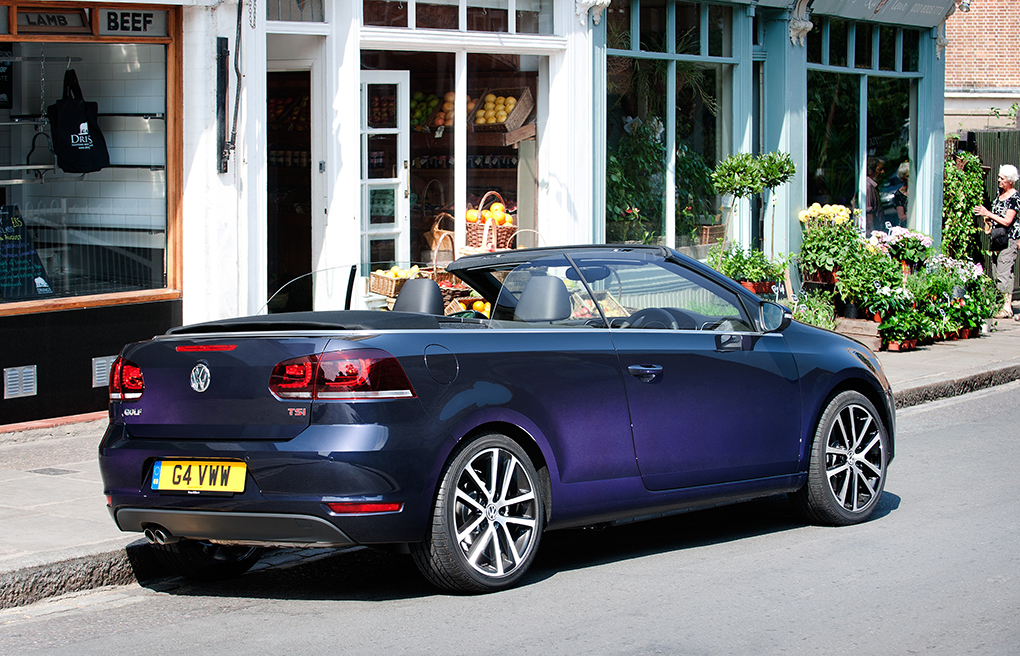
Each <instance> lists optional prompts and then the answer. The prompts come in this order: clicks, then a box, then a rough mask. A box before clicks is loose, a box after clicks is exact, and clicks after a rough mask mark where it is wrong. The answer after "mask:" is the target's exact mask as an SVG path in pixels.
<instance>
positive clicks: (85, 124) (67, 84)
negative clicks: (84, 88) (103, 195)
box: [46, 68, 110, 173]
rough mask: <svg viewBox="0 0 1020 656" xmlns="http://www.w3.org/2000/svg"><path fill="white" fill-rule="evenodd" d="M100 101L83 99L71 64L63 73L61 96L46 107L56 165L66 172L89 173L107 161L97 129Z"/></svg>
mask: <svg viewBox="0 0 1020 656" xmlns="http://www.w3.org/2000/svg"><path fill="white" fill-rule="evenodd" d="M98 113H99V103H94V102H85V99H84V98H83V97H82V94H81V87H80V86H79V85H78V75H77V74H76V73H75V72H74V69H73V68H69V69H67V72H66V73H64V97H63V98H62V99H60V100H58V101H57V102H55V103H53V104H52V105H50V106H49V107H47V108H46V116H47V117H48V118H49V119H50V129H51V130H52V131H53V152H54V153H56V155H57V166H59V167H60V168H61V169H63V170H64V171H66V172H68V173H90V172H92V171H98V170H100V169H102V168H104V167H106V166H109V165H110V152H109V151H108V150H107V149H106V139H105V138H104V137H103V133H102V131H100V129H99V121H98V118H97V117H98Z"/></svg>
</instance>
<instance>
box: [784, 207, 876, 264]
mask: <svg viewBox="0 0 1020 656" xmlns="http://www.w3.org/2000/svg"><path fill="white" fill-rule="evenodd" d="M855 213H856V210H855V211H851V210H850V208H848V207H846V206H844V205H824V206H823V205H819V204H818V203H815V204H814V205H812V206H811V207H809V208H807V209H806V210H803V211H801V212H800V215H799V219H800V223H801V227H802V228H803V230H804V234H803V237H802V240H801V246H800V252H799V253H798V254H797V263H798V265H799V267H800V272H801V276H802V277H803V278H804V280H813V281H816V282H826V283H830V284H834V283H835V282H836V276H835V275H834V274H835V272H836V271H838V270H839V269H840V266H841V264H842V263H843V261H844V260H845V259H846V257H847V255H848V253H851V252H853V251H854V250H856V249H858V248H859V247H860V242H861V241H862V240H861V237H860V235H858V234H857V228H856V227H855V226H854V223H853V221H852V220H851V219H852V217H853V216H854V214H855Z"/></svg>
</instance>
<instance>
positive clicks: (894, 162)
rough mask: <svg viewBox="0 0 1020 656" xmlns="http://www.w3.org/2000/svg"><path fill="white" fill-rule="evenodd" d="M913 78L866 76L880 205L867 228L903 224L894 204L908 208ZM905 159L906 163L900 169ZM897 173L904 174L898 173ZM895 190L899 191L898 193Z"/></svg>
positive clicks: (869, 137)
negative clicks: (878, 171) (879, 166)
mask: <svg viewBox="0 0 1020 656" xmlns="http://www.w3.org/2000/svg"><path fill="white" fill-rule="evenodd" d="M914 84H915V83H914V81H913V80H910V79H904V78H886V77H876V76H873V75H872V76H868V132H867V142H868V159H869V161H870V162H872V163H878V164H880V165H881V169H880V170H881V171H882V173H881V174H879V176H878V177H877V178H876V179H875V182H876V183H877V185H878V191H879V200H880V202H881V207H880V208H879V209H878V212H877V213H876V214H875V215H874V216H871V217H869V222H868V226H867V228H868V230H886V227H887V225H888V226H899V225H901V224H903V225H905V223H906V221H905V220H901V218H900V213H899V212H898V210H897V206H902V207H903V208H904V215H905V213H906V211H907V210H908V209H909V198H910V190H909V181H908V179H909V177H910V174H909V171H908V170H909V166H910V165H909V160H910V159H911V158H910V150H911V144H910V117H911V115H912V112H911V89H912V87H913V85H914ZM904 162H907V164H906V166H905V167H903V168H902V169H901V168H900V167H901V165H902V164H904ZM900 173H906V175H904V176H902V177H901V176H900ZM897 190H901V193H899V194H897V193H896V192H897Z"/></svg>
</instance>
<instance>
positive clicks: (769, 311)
mask: <svg viewBox="0 0 1020 656" xmlns="http://www.w3.org/2000/svg"><path fill="white" fill-rule="evenodd" d="M759 314H760V322H761V328H762V332H766V333H779V332H782V331H784V330H786V328H787V327H788V326H789V325H790V323H791V322H792V321H793V313H792V312H790V310H789V309H787V308H786V307H784V306H782V305H780V304H779V303H773V302H771V301H762V302H761V305H760V306H759Z"/></svg>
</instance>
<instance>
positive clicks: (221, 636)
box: [0, 383, 1020, 656]
mask: <svg viewBox="0 0 1020 656" xmlns="http://www.w3.org/2000/svg"><path fill="white" fill-rule="evenodd" d="M1017 408H1020V383H1009V384H1006V385H1002V386H999V387H994V388H991V389H988V390H984V391H980V392H975V393H971V394H967V395H965V396H960V397H956V398H952V399H947V400H943V401H937V402H934V403H928V404H924V405H920V406H916V407H912V408H907V409H904V410H901V411H900V412H899V415H898V417H899V419H898V429H899V431H898V435H897V456H896V460H895V461H894V462H893V464H892V467H891V470H890V474H889V479H888V484H887V486H886V494H885V496H884V498H883V501H882V505H881V507H880V508H879V510H878V512H877V514H876V516H875V517H874V519H873V520H871V521H869V522H868V523H866V524H863V525H859V526H853V527H846V528H822V527H816V526H808V525H805V524H804V523H802V522H801V520H800V519H799V518H798V516H797V515H796V514H795V513H794V512H793V510H792V508H791V507H790V505H789V503H788V502H787V501H786V499H785V497H774V498H769V499H763V500H760V501H755V502H750V503H746V504H741V505H736V506H729V507H725V508H719V509H715V510H708V511H701V512H697V513H691V514H688V515H682V516H677V517H672V518H668V519H663V520H656V521H649V522H643V523H639V524H632V525H627V526H620V527H615V528H608V529H604V530H576V531H563V532H553V533H549V534H547V535H546V537H545V539H544V541H543V544H542V548H541V552H540V554H539V559H538V561H537V563H536V566H535V567H534V568H533V570H532V572H531V573H530V574H529V576H528V577H527V578H526V579H525V581H524V583H523V585H521V586H520V587H518V588H516V589H512V590H509V591H506V592H502V593H498V594H492V595H487V596H480V597H458V596H450V595H445V594H440V593H437V592H436V591H435V590H434V589H432V588H431V587H429V586H428V585H427V584H426V583H425V582H424V580H423V579H422V577H421V576H420V575H419V574H418V572H417V570H416V569H415V568H414V566H413V564H412V563H411V560H410V558H409V557H407V556H402V555H398V554H389V553H382V552H377V551H372V550H368V549H356V550H352V551H348V552H345V553H330V552H323V553H322V554H321V555H320V556H318V557H311V558H304V559H299V560H294V561H291V562H290V563H287V562H278V563H276V564H273V563H269V564H266V565H263V566H261V567H260V568H259V569H257V570H255V571H253V572H251V573H249V574H247V575H245V576H243V577H241V578H240V579H237V580H234V581H229V582H224V583H219V584H195V583H189V582H185V581H183V580H182V579H163V580H161V581H158V582H156V583H149V584H146V586H144V587H143V586H140V585H138V584H131V585H126V586H113V587H105V588H100V589H98V590H93V591H88V592H80V593H75V594H72V595H65V596H62V597H57V598H53V599H49V600H45V601H41V602H38V603H35V604H31V605H28V606H24V607H20V608H11V609H8V610H4V611H0V652H2V653H5V654H7V653H10V654H35V653H41V654H45V653H54V654H66V653H69V652H70V651H71V650H73V651H74V653H75V654H83V655H87V654H97V655H98V654H101V655H102V656H111V655H116V654H128V653H132V654H133V653H137V652H138V651H140V650H145V651H153V652H157V653H166V654H183V653H193V652H196V651H200V652H203V653H207V652H208V653H213V652H216V653H235V654H236V653H283V652H286V653H302V654H320V653H321V654H326V653H329V654H336V653H351V654H395V653H407V654H426V653H429V654H432V653H443V654H451V655H452V654H477V653H491V654H507V653H514V654H522V653H523V654H529V653H536V654H537V653H541V654H543V655H545V654H579V653H592V654H634V653H640V654H651V653H668V654H751V653H753V654H789V653H794V654H850V653H853V654H862V653H863V654H872V653H874V654H878V653H881V654H916V653H932V654H1017V653H1020V619H1018V618H1020V612H1018V611H1020V580H1018V579H1020V555H1018V553H1017V545H1018V544H1020V479H1018V477H1017V476H1016V475H1015V466H1014V464H1013V463H1015V462H1016V461H1017V459H1018V456H1020V441H1018V437H1020V432H1018V431H1017V429H1016V413H1017Z"/></svg>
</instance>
